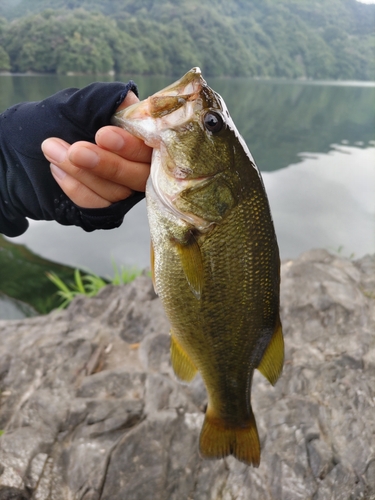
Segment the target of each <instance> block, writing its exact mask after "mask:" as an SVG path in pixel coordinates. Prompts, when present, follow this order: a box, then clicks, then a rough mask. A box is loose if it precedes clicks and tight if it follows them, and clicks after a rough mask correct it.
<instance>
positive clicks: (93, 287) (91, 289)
mask: <svg viewBox="0 0 375 500" xmlns="http://www.w3.org/2000/svg"><path fill="white" fill-rule="evenodd" d="M47 277H48V278H49V279H50V280H51V281H52V283H54V285H56V287H57V288H58V289H59V291H58V292H57V295H59V296H60V297H61V298H62V300H63V302H62V303H61V304H60V306H59V309H64V308H65V307H66V306H67V305H68V304H70V302H71V301H72V300H73V299H74V297H76V296H77V295H86V296H87V297H93V296H95V295H96V294H97V293H98V292H99V290H100V289H101V288H103V287H104V286H106V285H107V284H108V282H106V281H105V280H104V279H103V278H101V277H100V276H97V275H96V274H93V273H92V274H85V275H84V276H82V275H81V272H80V270H79V269H75V271H74V282H69V283H65V282H64V281H63V280H62V279H61V278H59V276H58V275H57V274H56V273H53V272H51V273H47Z"/></svg>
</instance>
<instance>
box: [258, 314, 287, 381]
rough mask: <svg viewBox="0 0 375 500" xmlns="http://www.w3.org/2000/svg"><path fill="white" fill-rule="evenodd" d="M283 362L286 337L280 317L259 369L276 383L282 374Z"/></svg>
mask: <svg viewBox="0 0 375 500" xmlns="http://www.w3.org/2000/svg"><path fill="white" fill-rule="evenodd" d="M283 364H284V338H283V330H282V327H281V322H280V319H278V321H277V324H276V328H275V331H274V334H273V335H272V338H271V341H270V343H269V344H268V346H267V349H266V351H265V353H264V354H263V358H262V359H261V361H260V363H259V365H258V370H259V371H260V373H261V374H262V375H263V376H264V377H266V379H267V380H268V381H269V382H270V383H271V384H272V385H275V384H276V382H277V379H278V378H279V377H280V375H281V372H282V369H283Z"/></svg>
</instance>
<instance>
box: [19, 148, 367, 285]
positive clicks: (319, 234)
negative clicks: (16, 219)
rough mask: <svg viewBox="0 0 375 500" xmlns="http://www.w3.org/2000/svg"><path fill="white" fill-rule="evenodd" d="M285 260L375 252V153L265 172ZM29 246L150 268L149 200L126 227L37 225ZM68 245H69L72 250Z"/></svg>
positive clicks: (349, 152) (339, 154)
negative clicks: (311, 253) (316, 253)
mask: <svg viewBox="0 0 375 500" xmlns="http://www.w3.org/2000/svg"><path fill="white" fill-rule="evenodd" d="M263 178H264V183H265V186H266V190H267V193H268V197H269V200H270V204H271V209H272V214H273V218H274V222H275V227H276V232H277V236H278V240H279V246H280V252H281V257H282V258H283V259H285V258H290V257H296V256H297V255H299V254H300V253H301V252H303V251H305V250H309V249H311V248H318V247H319V248H327V249H329V250H331V251H338V250H339V249H340V248H342V253H343V254H344V255H347V256H350V255H351V254H354V255H355V256H356V257H360V256H362V255H364V254H366V253H374V252H375V197H374V192H375V147H369V148H366V149H359V148H355V147H349V146H342V145H341V146H335V147H333V149H332V151H331V152H330V153H328V154H323V153H320V154H317V155H314V156H311V155H303V156H302V158H301V162H300V163H298V164H294V165H290V166H289V167H288V168H285V169H283V170H279V171H275V172H265V173H263ZM12 241H15V242H23V243H26V244H27V245H28V247H29V248H31V249H32V250H34V251H35V252H37V253H38V254H40V255H42V256H43V257H46V258H49V259H52V260H57V261H59V262H63V263H67V264H70V265H74V266H78V267H84V268H90V269H92V270H93V271H95V272H97V273H99V274H102V275H111V274H112V265H111V260H110V259H111V257H112V258H113V259H114V260H115V261H116V262H118V263H120V264H121V263H122V264H125V265H136V266H138V267H141V268H144V267H148V265H149V232H148V224H147V217H146V209H145V204H144V202H142V203H140V204H139V205H137V206H136V207H135V208H134V209H132V210H131V212H130V213H129V214H128V216H127V217H126V220H125V222H124V224H123V226H122V227H121V228H118V229H115V230H111V231H96V232H94V233H85V232H84V231H82V230H80V229H79V228H71V227H63V226H59V225H58V224H56V223H54V222H34V221H31V228H30V229H29V231H28V232H27V233H25V235H22V236H20V237H19V238H14V239H13V240H12ZM67 242H69V243H68V244H67Z"/></svg>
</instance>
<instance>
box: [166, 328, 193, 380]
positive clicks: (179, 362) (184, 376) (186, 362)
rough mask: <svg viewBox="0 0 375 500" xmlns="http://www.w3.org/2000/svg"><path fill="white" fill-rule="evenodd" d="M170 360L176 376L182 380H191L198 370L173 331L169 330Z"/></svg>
mask: <svg viewBox="0 0 375 500" xmlns="http://www.w3.org/2000/svg"><path fill="white" fill-rule="evenodd" d="M171 360H172V366H173V370H174V372H175V374H176V377H177V378H179V379H180V380H183V381H184V382H191V381H192V380H193V378H194V377H195V375H196V374H197V371H198V370H197V368H196V366H195V365H194V363H193V362H192V360H191V359H190V357H189V355H188V354H186V352H185V351H184V349H183V348H182V347H181V345H180V343H179V342H178V340H177V339H176V337H175V335H173V332H171Z"/></svg>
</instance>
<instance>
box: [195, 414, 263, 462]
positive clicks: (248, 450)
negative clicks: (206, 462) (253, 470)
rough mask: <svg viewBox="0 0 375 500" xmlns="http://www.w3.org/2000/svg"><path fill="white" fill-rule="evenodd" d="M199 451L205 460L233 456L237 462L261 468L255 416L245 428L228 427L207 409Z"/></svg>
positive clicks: (252, 416)
mask: <svg viewBox="0 0 375 500" xmlns="http://www.w3.org/2000/svg"><path fill="white" fill-rule="evenodd" d="M199 451H200V454H201V456H202V457H203V458H211V459H212V458H224V457H226V456H228V455H233V456H234V457H235V458H237V460H240V461H241V462H243V463H245V464H246V465H252V466H254V467H259V463H260V443H259V436H258V431H257V426H256V423H255V418H254V415H253V414H251V417H250V420H249V422H248V423H247V425H246V426H243V427H234V428H233V427H232V428H231V427H228V426H227V425H226V424H225V422H224V421H223V420H222V419H220V418H219V417H216V416H214V415H212V412H210V411H209V408H207V412H206V417H205V419H204V422H203V427H202V431H201V435H200V439H199Z"/></svg>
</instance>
